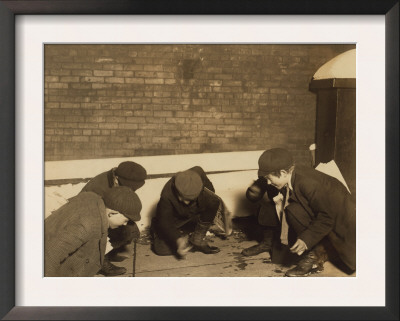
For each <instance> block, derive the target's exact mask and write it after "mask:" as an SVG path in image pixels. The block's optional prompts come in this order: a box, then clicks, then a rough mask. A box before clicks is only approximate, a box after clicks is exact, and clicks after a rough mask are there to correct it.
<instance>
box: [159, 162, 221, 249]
mask: <svg viewBox="0 0 400 321" xmlns="http://www.w3.org/2000/svg"><path fill="white" fill-rule="evenodd" d="M191 170H193V171H195V172H197V173H198V174H199V175H200V177H201V179H202V181H203V185H204V187H206V188H207V189H209V190H210V191H212V192H213V193H210V192H207V189H203V191H202V192H201V193H200V195H199V196H198V197H197V199H196V200H195V201H193V202H191V204H190V205H186V204H184V203H183V202H180V201H179V199H178V194H177V191H176V188H175V176H173V177H172V178H171V179H170V180H169V181H168V182H167V183H166V184H165V186H164V188H163V190H162V191H161V197H160V201H159V202H158V204H157V210H156V216H155V218H154V219H153V222H152V228H154V229H155V231H156V232H157V233H158V234H159V236H160V237H161V238H162V239H164V240H166V241H168V242H170V243H174V242H175V241H176V240H177V239H178V238H179V237H180V236H181V233H180V231H179V228H180V227H182V226H183V225H184V224H186V223H188V222H189V221H191V220H193V219H195V218H197V217H205V216H207V217H210V219H211V222H212V221H213V219H214V217H215V214H216V213H217V210H218V208H219V205H220V199H219V197H218V196H216V195H215V194H214V192H215V189H214V186H213V185H212V183H211V181H210V180H209V179H208V177H207V176H206V174H205V172H204V170H203V169H202V168H201V167H199V166H196V167H193V168H191Z"/></svg>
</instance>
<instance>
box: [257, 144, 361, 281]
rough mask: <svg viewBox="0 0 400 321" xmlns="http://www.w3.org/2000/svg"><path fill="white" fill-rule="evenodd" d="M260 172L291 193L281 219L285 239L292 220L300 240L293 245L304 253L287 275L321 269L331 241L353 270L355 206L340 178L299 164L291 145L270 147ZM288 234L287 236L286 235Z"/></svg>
mask: <svg viewBox="0 0 400 321" xmlns="http://www.w3.org/2000/svg"><path fill="white" fill-rule="evenodd" d="M258 165H259V171H258V176H259V177H263V178H264V179H266V180H267V183H268V184H270V185H272V186H274V187H276V188H277V189H278V190H284V189H286V192H283V194H284V195H286V196H287V202H284V204H285V203H286V206H285V210H284V211H283V212H282V217H281V218H280V221H281V223H282V227H281V240H284V239H285V238H286V240H287V230H286V229H287V225H285V224H284V223H285V222H287V223H288V226H290V228H291V229H293V230H294V232H295V234H296V236H297V240H296V241H295V243H294V244H290V246H291V247H290V251H291V252H292V253H296V254H297V255H299V256H300V255H301V258H300V261H299V262H298V264H297V266H296V267H294V268H292V269H290V270H288V271H287V272H286V276H290V277H296V276H307V275H309V274H310V273H314V272H320V271H322V270H323V264H324V261H326V259H327V256H326V252H325V250H324V248H323V245H322V243H323V242H326V241H328V242H329V243H330V244H331V245H332V246H333V248H334V249H335V250H336V251H337V254H338V256H339V258H340V259H341V261H342V262H343V263H344V264H345V265H346V267H347V268H348V269H349V270H350V271H355V269H356V208H355V204H354V203H353V201H352V199H351V197H350V194H349V192H348V191H347V189H346V187H345V186H344V185H343V184H342V183H341V182H340V181H339V180H337V179H336V178H333V177H331V176H329V175H326V174H324V173H322V172H319V171H317V170H315V169H313V168H308V167H302V166H297V165H295V164H294V160H293V157H292V155H291V153H290V152H289V151H287V150H286V149H282V148H274V149H269V150H266V151H265V152H264V153H263V154H262V155H261V156H260V158H259V161H258ZM285 236H286V237H285Z"/></svg>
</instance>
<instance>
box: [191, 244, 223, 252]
mask: <svg viewBox="0 0 400 321" xmlns="http://www.w3.org/2000/svg"><path fill="white" fill-rule="evenodd" d="M191 251H192V252H196V251H199V252H202V253H204V254H216V253H218V252H219V251H221V250H220V249H219V248H218V247H216V246H210V245H208V244H202V245H194V244H193V248H192V249H191Z"/></svg>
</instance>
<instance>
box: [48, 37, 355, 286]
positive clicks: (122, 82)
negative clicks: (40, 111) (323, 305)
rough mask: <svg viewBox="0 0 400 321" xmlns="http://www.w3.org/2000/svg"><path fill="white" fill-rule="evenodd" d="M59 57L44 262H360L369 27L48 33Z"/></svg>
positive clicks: (295, 271) (91, 272)
mask: <svg viewBox="0 0 400 321" xmlns="http://www.w3.org/2000/svg"><path fill="white" fill-rule="evenodd" d="M357 50H358V49H357ZM43 65H44V79H43V81H44V83H43V86H44V97H43V99H44V116H43V117H44V133H43V140H44V144H43V153H44V155H43V157H44V196H43V197H44V214H43V226H44V229H43V234H44V235H43V249H44V250H43V265H44V270H43V276H44V277H102V278H104V277H139V278H145V277H239V278H240V277H272V278H280V277H308V278H314V277H342V278H343V277H353V278H355V277H356V267H357V262H356V256H357V253H356V236H357V235H356V74H357V73H356V45H355V44H354V43H321V44H319V43H310V44H305V43H302V44H294V43H293V44H289V43H288V44H274V43H265V44H260V43H258V44H251V43H249V44H245V43H242V44H225V43H220V44H216V43H213V44H211V43H209V44H207V43H185V44H183V43H176V44H174V43H168V44H125V43H124V44H118V43H104V44H92V43H87V44H85V43H79V44H69V43H65V44H64V43H63V44H51V43H46V44H44V46H43Z"/></svg>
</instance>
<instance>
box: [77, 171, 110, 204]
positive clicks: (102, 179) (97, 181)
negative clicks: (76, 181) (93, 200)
mask: <svg viewBox="0 0 400 321" xmlns="http://www.w3.org/2000/svg"><path fill="white" fill-rule="evenodd" d="M113 186H114V173H113V170H112V169H111V170H109V171H108V172H104V173H101V174H99V175H97V176H95V177H93V178H92V179H91V180H90V181H89V182H88V183H87V184H86V185H85V186H84V187H83V188H82V191H81V193H82V192H94V193H96V194H97V195H100V196H101V197H104V195H105V194H106V193H107V192H108V191H109V190H110V189H111V188H112V187H113Z"/></svg>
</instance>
